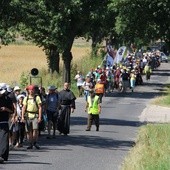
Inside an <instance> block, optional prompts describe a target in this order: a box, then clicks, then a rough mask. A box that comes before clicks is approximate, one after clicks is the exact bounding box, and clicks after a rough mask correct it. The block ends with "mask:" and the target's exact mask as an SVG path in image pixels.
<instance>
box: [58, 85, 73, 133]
mask: <svg viewBox="0 0 170 170" xmlns="http://www.w3.org/2000/svg"><path fill="white" fill-rule="evenodd" d="M75 100H76V97H75V95H74V93H73V92H72V91H71V90H70V89H69V83H64V89H63V90H62V91H60V92H59V104H60V109H61V110H60V112H59V117H58V122H57V129H58V131H59V132H60V134H64V135H67V134H69V133H70V114H71V113H73V112H74V109H75Z"/></svg>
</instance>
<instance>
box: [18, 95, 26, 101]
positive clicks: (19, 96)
mask: <svg viewBox="0 0 170 170" xmlns="http://www.w3.org/2000/svg"><path fill="white" fill-rule="evenodd" d="M21 97H23V98H24V97H25V95H23V94H19V95H18V96H17V100H19V99H20V98H21Z"/></svg>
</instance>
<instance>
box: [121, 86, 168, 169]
mask: <svg viewBox="0 0 170 170" xmlns="http://www.w3.org/2000/svg"><path fill="white" fill-rule="evenodd" d="M154 104H157V105H161V106H167V107H170V89H169V87H167V93H165V94H164V96H162V97H159V98H156V100H155V101H154ZM169 169H170V124H148V125H145V126H142V127H141V128H140V130H139V135H138V137H137V141H136V145H135V146H134V148H133V149H132V150H131V151H130V153H129V155H128V156H127V158H126V159H125V162H124V163H123V167H122V170H169Z"/></svg>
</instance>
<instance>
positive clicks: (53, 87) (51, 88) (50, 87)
mask: <svg viewBox="0 0 170 170" xmlns="http://www.w3.org/2000/svg"><path fill="white" fill-rule="evenodd" d="M56 89H57V87H55V86H53V85H52V86H48V90H56Z"/></svg>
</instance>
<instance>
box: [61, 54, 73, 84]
mask: <svg viewBox="0 0 170 170" xmlns="http://www.w3.org/2000/svg"><path fill="white" fill-rule="evenodd" d="M72 58H73V57H72V53H71V52H70V51H65V52H64V53H63V62H64V65H63V82H68V83H71V73H70V72H71V60H72Z"/></svg>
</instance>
